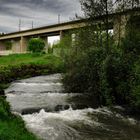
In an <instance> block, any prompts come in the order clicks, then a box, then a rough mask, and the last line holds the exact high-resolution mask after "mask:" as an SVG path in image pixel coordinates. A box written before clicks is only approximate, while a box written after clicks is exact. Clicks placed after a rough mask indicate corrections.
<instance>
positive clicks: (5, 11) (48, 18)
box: [0, 0, 82, 32]
mask: <svg viewBox="0 0 140 140" xmlns="http://www.w3.org/2000/svg"><path fill="white" fill-rule="evenodd" d="M76 13H77V14H79V15H81V14H82V12H81V7H80V3H79V0H0V19H1V20H0V21H1V22H0V32H13V31H17V30H18V21H19V19H21V20H22V24H21V25H22V28H24V29H25V28H26V29H28V28H31V23H32V21H34V26H35V27H37V26H43V25H47V24H54V23H57V20H58V14H60V15H61V22H63V21H68V20H69V18H73V17H74V16H75V14H76Z"/></svg>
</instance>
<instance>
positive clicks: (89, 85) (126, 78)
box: [63, 19, 140, 110]
mask: <svg viewBox="0 0 140 140" xmlns="http://www.w3.org/2000/svg"><path fill="white" fill-rule="evenodd" d="M131 20H132V19H130V21H129V22H128V25H127V28H126V29H127V34H126V37H125V39H123V40H122V41H121V46H120V47H117V46H116V45H113V42H112V35H110V41H109V44H110V45H109V48H108V51H107V50H106V47H105V45H104V44H105V42H106V39H104V36H106V35H105V34H104V33H102V45H99V44H100V43H101V42H99V44H98V43H97V38H96V36H97V35H98V33H97V32H94V31H93V30H90V28H89V29H88V28H87V29H84V30H82V31H80V32H79V34H78V40H77V41H76V43H75V46H74V48H72V50H71V53H69V54H68V55H67V57H66V59H65V65H66V68H67V73H66V74H65V76H64V79H63V83H64V87H65V88H66V90H67V91H68V92H81V93H90V94H91V95H92V97H93V105H94V104H98V105H112V104H119V105H129V107H132V108H133V110H139V109H140V32H139V29H140V28H139V27H138V26H137V27H138V28H137V29H136V30H135V26H134V25H132V23H134V22H131ZM91 29H92V28H91ZM95 102H96V103H95Z"/></svg>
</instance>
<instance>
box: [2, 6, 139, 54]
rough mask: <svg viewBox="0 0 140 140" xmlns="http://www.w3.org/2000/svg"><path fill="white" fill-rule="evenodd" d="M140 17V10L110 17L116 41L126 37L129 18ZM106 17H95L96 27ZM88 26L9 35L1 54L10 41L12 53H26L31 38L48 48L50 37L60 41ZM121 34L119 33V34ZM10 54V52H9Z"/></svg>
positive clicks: (60, 26) (81, 22)
mask: <svg viewBox="0 0 140 140" xmlns="http://www.w3.org/2000/svg"><path fill="white" fill-rule="evenodd" d="M132 14H133V16H140V8H136V9H133V10H127V11H124V12H120V13H113V14H109V15H108V21H109V26H108V28H109V29H113V32H114V39H115V40H116V41H117V40H118V38H120V37H124V36H125V26H126V24H127V21H128V19H129V17H130V16H131V15H132ZM105 19H106V15H102V16H98V17H95V19H94V20H93V21H94V23H93V24H95V26H96V25H98V24H104V20H105ZM85 26H87V19H82V20H76V21H70V22H65V23H60V24H55V25H49V26H44V27H39V28H34V29H29V30H25V31H19V32H13V33H8V34H4V35H2V36H0V52H4V51H6V45H5V44H6V43H5V42H7V41H10V42H11V43H12V49H11V53H26V52H27V43H28V40H29V39H30V38H33V37H40V38H42V39H43V40H44V41H45V44H46V48H47V46H48V37H49V36H56V35H60V39H62V38H63V36H64V34H65V33H67V32H68V31H70V30H74V29H78V28H82V27H85ZM118 32H119V33H118ZM8 52H10V51H8Z"/></svg>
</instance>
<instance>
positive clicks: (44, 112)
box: [5, 74, 140, 140]
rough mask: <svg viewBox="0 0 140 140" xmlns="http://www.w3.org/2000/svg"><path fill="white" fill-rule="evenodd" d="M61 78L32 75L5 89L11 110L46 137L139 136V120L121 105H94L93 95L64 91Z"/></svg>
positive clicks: (121, 139) (97, 139)
mask: <svg viewBox="0 0 140 140" xmlns="http://www.w3.org/2000/svg"><path fill="white" fill-rule="evenodd" d="M61 78H62V77H61V75H60V74H54V75H49V76H39V77H34V78H29V79H25V80H20V81H16V82H14V83H12V84H11V86H10V87H9V88H8V89H6V90H5V92H6V95H7V100H8V101H9V102H10V105H11V110H12V111H13V112H15V113H16V114H19V115H20V116H21V117H22V118H23V120H24V121H25V123H26V127H27V128H28V129H29V130H30V131H31V132H33V133H34V134H36V135H37V136H38V137H39V138H41V139H43V140H140V121H138V120H135V119H133V118H130V117H129V116H123V115H121V113H118V110H119V112H121V111H123V110H124V109H123V108H121V107H114V108H115V109H114V110H113V111H112V110H110V109H108V108H106V107H102V108H98V109H93V108H91V107H90V98H85V100H84V98H83V97H82V95H81V94H78V93H65V92H64V89H63V86H62V84H61ZM75 99H76V100H75ZM88 102H89V104H88ZM116 110H117V111H116Z"/></svg>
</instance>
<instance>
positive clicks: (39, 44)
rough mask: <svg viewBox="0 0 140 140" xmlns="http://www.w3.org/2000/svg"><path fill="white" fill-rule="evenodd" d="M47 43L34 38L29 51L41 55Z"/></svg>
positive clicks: (29, 43)
mask: <svg viewBox="0 0 140 140" xmlns="http://www.w3.org/2000/svg"><path fill="white" fill-rule="evenodd" d="M44 47H45V43H44V41H43V40H42V39H40V38H32V39H30V40H29V42H28V50H29V51H31V52H32V53H40V52H42V51H43V49H44Z"/></svg>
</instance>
